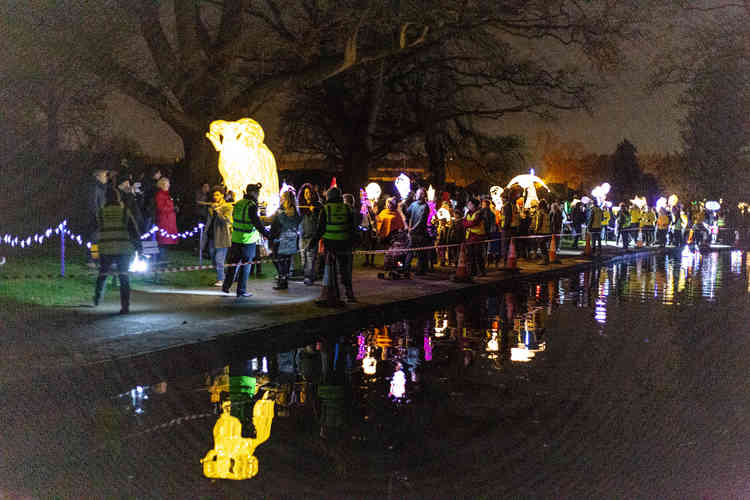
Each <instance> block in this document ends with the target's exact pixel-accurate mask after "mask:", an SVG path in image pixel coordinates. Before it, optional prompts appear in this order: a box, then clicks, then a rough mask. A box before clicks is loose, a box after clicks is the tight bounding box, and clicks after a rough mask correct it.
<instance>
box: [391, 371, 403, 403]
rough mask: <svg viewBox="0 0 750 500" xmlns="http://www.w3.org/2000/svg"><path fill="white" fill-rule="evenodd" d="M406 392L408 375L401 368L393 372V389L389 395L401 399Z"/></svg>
mask: <svg viewBox="0 0 750 500" xmlns="http://www.w3.org/2000/svg"><path fill="white" fill-rule="evenodd" d="M404 394H406V375H405V374H404V371H403V370H400V369H399V370H397V371H396V372H395V373H394V374H393V378H392V379H391V390H390V392H389V394H388V395H389V396H393V397H394V398H396V399H400V398H402V397H404Z"/></svg>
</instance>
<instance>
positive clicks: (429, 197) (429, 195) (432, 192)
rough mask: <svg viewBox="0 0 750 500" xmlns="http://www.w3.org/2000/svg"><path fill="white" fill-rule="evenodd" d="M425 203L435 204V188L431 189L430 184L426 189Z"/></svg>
mask: <svg viewBox="0 0 750 500" xmlns="http://www.w3.org/2000/svg"><path fill="white" fill-rule="evenodd" d="M427 201H431V202H433V203H434V202H435V188H434V187H432V184H430V187H428V188H427Z"/></svg>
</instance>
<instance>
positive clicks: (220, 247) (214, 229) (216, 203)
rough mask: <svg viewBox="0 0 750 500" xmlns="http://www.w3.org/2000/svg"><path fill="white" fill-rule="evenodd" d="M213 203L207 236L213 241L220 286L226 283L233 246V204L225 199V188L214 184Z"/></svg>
mask: <svg viewBox="0 0 750 500" xmlns="http://www.w3.org/2000/svg"><path fill="white" fill-rule="evenodd" d="M211 199H212V200H213V203H212V204H211V205H209V207H208V221H207V222H206V231H205V232H206V234H208V235H209V237H208V238H207V239H208V240H210V241H211V242H212V248H211V259H212V260H213V264H214V267H215V268H216V283H214V286H216V287H219V286H222V285H223V284H224V278H225V277H226V275H225V273H224V262H225V261H226V259H227V252H228V251H229V247H231V246H232V204H231V203H227V202H226V200H225V199H224V190H223V189H222V188H221V187H220V186H214V188H213V189H212V190H211Z"/></svg>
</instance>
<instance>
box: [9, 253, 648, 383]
mask: <svg viewBox="0 0 750 500" xmlns="http://www.w3.org/2000/svg"><path fill="white" fill-rule="evenodd" d="M646 251H649V250H646ZM651 251H653V250H651ZM605 252H606V253H605V259H607V258H612V257H616V256H618V255H622V252H621V251H619V252H618V251H617V250H616V249H614V248H608V249H606V251H605ZM561 257H562V258H563V263H561V264H552V265H549V266H544V265H541V264H540V263H537V262H534V261H525V260H521V261H520V262H519V267H520V268H521V272H519V273H510V272H507V271H502V270H496V269H494V268H490V272H489V273H488V276H487V277H483V278H477V279H475V281H474V283H473V284H463V283H454V282H453V281H451V280H450V275H451V274H452V272H453V269H438V270H437V271H436V272H434V273H430V274H429V275H428V276H425V277H415V278H413V279H411V280H398V281H390V280H381V279H378V278H377V272H378V271H376V270H373V269H368V268H363V269H357V270H355V273H354V283H355V285H354V288H355V293H356V295H357V298H358V300H359V302H358V303H356V304H350V305H347V306H346V307H345V308H322V307H319V306H316V305H315V304H314V300H315V298H317V296H318V295H319V293H320V287H319V286H317V285H314V286H309V287H308V286H305V285H304V284H303V283H300V282H290V283H289V289H288V290H285V291H275V290H273V289H272V283H271V281H270V280H267V279H266V280H258V281H256V280H253V279H251V280H250V281H249V283H248V288H249V290H250V291H251V292H252V293H253V296H252V297H249V298H241V299H238V298H236V297H235V296H234V295H225V294H224V293H222V292H221V290H220V289H218V288H211V287H201V288H196V289H176V288H167V287H165V288H153V287H152V288H149V289H148V291H144V290H134V291H133V294H132V298H131V314H130V315H127V316H121V315H119V314H118V311H119V296H118V294H117V292H116V291H110V292H109V293H108V294H107V295H106V297H105V299H104V301H103V303H102V304H101V305H100V306H99V307H97V308H94V307H92V306H91V305H89V304H85V305H83V304H82V305H81V306H80V307H72V308H71V307H64V308H63V307H61V308H47V309H38V308H36V309H33V310H29V311H27V312H26V313H24V311H16V314H14V315H13V316H12V317H11V318H10V319H3V317H2V316H1V315H0V321H2V322H3V323H2V324H1V325H0V327H2V328H1V329H2V330H3V337H2V343H3V345H4V346H5V349H3V350H2V352H0V382H2V381H5V380H13V379H17V377H18V376H19V373H21V372H23V373H24V374H28V375H29V376H39V375H42V374H45V373H51V372H54V371H55V370H60V369H68V368H74V367H80V366H90V365H92V364H98V363H103V362H108V361H112V360H115V359H123V358H129V357H133V356H138V355H143V354H147V353H154V352H159V351H161V352H163V351H165V350H169V349H175V348H178V347H181V346H190V345H192V346H195V345H198V344H201V343H205V342H216V341H217V340H222V339H227V338H230V337H237V336H238V335H254V336H255V337H256V338H257V335H258V334H260V333H272V332H282V331H283V332H293V331H295V330H305V331H311V330H313V329H318V330H327V329H329V328H330V325H332V324H333V322H334V321H336V322H339V321H341V320H344V319H348V320H349V322H350V323H351V322H352V321H354V322H356V321H357V320H359V321H362V318H365V317H366V314H367V313H372V312H373V311H377V310H380V309H382V308H384V307H386V308H387V307H388V306H391V307H398V306H404V305H405V304H410V303H413V302H414V301H419V300H422V301H429V300H431V299H433V298H436V297H439V296H440V295H443V296H445V295H446V294H451V293H456V292H460V291H461V290H464V289H467V288H470V287H476V286H477V285H486V284H491V283H496V282H503V281H506V280H512V279H518V278H519V277H523V276H530V275H534V274H538V273H541V272H549V271H551V272H559V271H562V270H565V269H570V268H574V267H576V266H582V265H584V266H585V265H588V264H589V263H590V262H591V261H590V260H589V259H585V258H583V257H582V256H581V255H580V252H571V251H567V252H562V255H561Z"/></svg>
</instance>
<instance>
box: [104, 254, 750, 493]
mask: <svg viewBox="0 0 750 500" xmlns="http://www.w3.org/2000/svg"><path fill="white" fill-rule="evenodd" d="M743 260H744V263H743ZM743 264H744V265H743ZM738 291H739V292H741V293H747V295H750V259H748V258H747V256H746V255H744V253H743V252H732V253H731V254H730V253H725V254H708V255H701V254H690V253H689V254H687V255H658V256H652V257H647V258H643V259H639V260H637V261H622V262H618V263H615V264H613V265H609V266H606V267H599V268H591V269H589V270H586V271H583V272H575V273H572V274H570V275H567V276H563V277H559V278H555V279H544V280H533V279H532V280H527V281H522V282H519V283H517V284H516V285H515V286H514V287H512V288H503V289H498V290H493V291H488V292H486V293H485V294H480V295H476V296H470V297H465V298H464V299H463V300H462V302H460V303H457V304H454V305H451V306H447V307H438V308H436V309H434V310H431V311H429V310H427V311H414V312H413V313H411V314H410V315H409V317H408V318H400V319H397V320H393V321H387V322H381V323H375V324H369V325H361V327H360V328H359V329H357V330H354V331H349V332H343V334H342V332H336V333H332V334H330V335H323V336H321V337H319V338H307V339H305V340H304V342H300V343H299V345H293V346H286V347H285V348H284V350H281V351H280V350H278V349H276V350H274V349H268V350H267V351H266V352H255V351H254V352H235V353H233V355H232V358H231V359H229V360H227V361H226V365H225V366H219V367H217V368H216V369H215V370H213V371H211V372H209V373H201V374H196V376H195V377H194V378H191V379H190V381H189V382H185V381H181V380H180V381H172V380H170V381H169V384H170V385H169V387H170V392H169V393H167V391H166V388H167V383H166V382H162V383H160V384H153V385H141V386H132V387H130V388H128V389H127V390H125V391H123V392H122V393H120V394H118V395H117V396H116V398H115V399H116V406H117V407H118V408H119V409H120V410H121V411H122V413H123V414H126V415H127V418H128V419H129V420H131V421H137V422H139V423H140V422H142V421H144V420H147V419H149V418H151V420H149V421H148V422H147V424H148V425H153V426H154V428H158V427H159V426H160V425H161V423H162V422H165V421H167V422H168V421H177V420H179V417H181V416H183V415H203V414H205V413H211V414H212V415H213V416H212V417H211V418H206V419H203V420H200V421H198V422H196V424H195V425H196V429H197V430H196V429H193V430H192V432H193V434H190V437H191V438H195V436H196V435H199V436H200V438H198V439H196V441H197V442H198V444H197V445H196V446H195V448H196V450H193V452H191V454H190V455H191V456H192V457H193V458H194V460H193V461H192V462H191V464H190V467H192V469H190V471H191V472H190V474H196V475H201V474H200V473H199V472H198V470H199V469H198V466H197V458H195V457H200V456H204V454H206V450H212V452H211V453H209V455H205V456H206V457H207V459H206V461H204V466H205V467H206V468H207V469H205V470H204V472H205V471H206V470H207V471H208V474H210V475H212V476H211V477H250V476H251V475H253V474H254V472H257V470H258V468H257V465H258V464H257V462H255V461H254V460H253V459H252V458H249V457H250V456H252V451H251V452H250V455H249V456H248V455H247V454H246V453H245V451H247V450H250V448H252V446H251V445H253V444H254V443H256V442H254V441H250V440H252V439H257V438H258V436H259V434H258V433H259V429H258V422H255V421H254V412H253V409H254V408H256V405H257V404H258V402H259V401H264V400H268V401H272V402H273V415H272V418H273V419H274V420H275V421H274V422H273V428H274V431H273V435H271V434H270V433H269V434H268V436H267V439H268V440H267V441H266V442H265V444H263V446H262V447H261V448H259V449H258V450H257V452H258V453H259V455H258V457H259V460H261V461H263V467H262V471H266V470H269V468H270V469H273V467H274V464H273V462H272V463H270V464H269V462H268V460H267V459H266V458H261V457H262V456H263V454H269V455H271V456H273V454H274V453H276V454H277V461H278V462H279V463H282V464H283V463H285V462H284V459H278V456H282V457H286V456H291V453H292V452H290V449H291V450H293V453H297V452H299V453H300V454H308V455H310V456H314V457H320V460H319V462H320V464H316V466H318V467H319V468H320V469H321V471H322V472H325V470H324V469H325V467H334V468H336V470H337V471H340V470H347V469H348V468H351V467H354V465H353V464H357V466H361V467H363V468H368V467H375V468H380V469H378V470H379V471H380V470H390V469H389V468H391V467H393V468H396V467H397V466H396V465H392V464H391V463H390V459H392V458H393V457H399V460H400V462H399V463H400V464H401V465H399V467H400V466H403V463H409V464H412V465H413V464H417V465H419V464H423V463H426V462H429V461H431V460H432V461H434V460H443V457H444V456H446V455H445V453H446V449H447V447H449V446H453V447H454V448H455V446H460V443H461V439H463V438H464V437H465V436H477V435H481V432H482V429H483V427H491V425H493V424H492V423H493V422H498V421H500V419H498V415H501V414H502V410H503V408H507V407H512V406H513V404H514V400H515V398H521V395H520V393H521V392H522V391H523V387H522V386H524V384H525V383H526V382H525V381H526V380H528V375H529V374H531V373H535V370H537V371H541V369H543V368H544V367H545V363H549V362H550V360H552V359H554V358H553V356H555V354H557V355H558V357H559V355H560V350H561V349H562V348H561V346H563V345H565V342H563V341H564V340H565V339H566V338H568V339H569V338H572V337H575V336H586V335H593V336H595V337H596V342H601V343H605V344H607V345H612V344H611V342H612V339H613V337H614V336H615V335H621V336H622V335H623V330H624V329H623V328H622V326H623V323H627V324H628V325H633V324H637V325H638V326H639V328H641V329H642V330H643V331H645V332H647V333H649V332H648V330H649V329H650V328H651V329H653V328H655V326H654V325H653V324H651V322H650V318H651V317H652V315H656V314H659V315H669V314H670V311H671V314H672V317H675V318H676V317H679V315H681V314H682V313H683V309H681V308H683V307H685V306H691V305H694V304H697V303H700V302H703V303H706V302H715V301H720V300H722V297H725V296H726V294H735V295H736V294H737V292H738ZM745 291H746V292H745ZM672 317H670V320H671V318H672ZM571 318H572V319H571ZM618 327H620V328H618ZM626 330H627V335H630V334H631V333H632V329H626ZM597 334H598V335H597ZM589 340H590V339H588V338H587V339H586V340H585V341H584V342H581V343H579V344H575V345H577V346H578V348H579V349H581V348H583V349H585V348H587V347H588V346H589V345H591V344H590V342H589ZM568 345H570V344H569V343H568ZM669 345H672V344H669ZM581 346H586V347H581ZM580 354H581V353H566V355H567V356H568V357H569V358H576V356H578V355H580ZM584 354H588V353H584ZM519 381H522V382H519ZM111 394H114V392H113V393H111ZM186 394H190V395H194V396H195V398H194V399H193V397H192V396H186ZM107 398H108V399H109V398H110V396H109V395H108V396H107ZM571 404H572V403H571ZM266 406H268V405H266ZM222 415H224V417H222ZM266 415H267V416H269V415H270V414H268V412H266ZM230 417H231V418H230ZM221 418H223V420H222V422H223V423H224V424H226V425H222V426H219V427H220V428H221V429H224V430H225V431H226V432H224V434H222V435H225V436H227V441H226V443H225V444H219V443H218V442H216V443H213V448H212V438H215V435H214V434H213V430H214V428H215V426H216V423H217V421H218V420H219V419H221ZM233 419H236V421H235V420H233ZM478 422H479V423H481V425H479V424H478ZM184 423H185V420H180V421H179V424H175V425H183V424H184ZM198 425H200V428H199V429H198V428H197V426H198ZM263 425H265V424H263ZM268 425H269V427H268V429H269V431H270V420H269V421H268ZM132 427H134V426H131V427H128V428H127V429H128V430H133V429H132ZM222 432H223V431H222ZM260 432H261V437H263V436H265V434H264V433H265V427H263V428H262V429H260ZM148 436H150V437H149V439H156V438H155V437H153V436H155V434H154V433H151V434H149V435H148ZM165 439H166V438H165ZM451 439H452V441H451ZM441 440H444V441H445V442H446V445H445V446H446V448H441V447H440V446H441V445H440V444H439V443H438V442H439V441H441ZM144 441H146V438H144ZM132 442H134V440H133V441H132ZM227 443H228V444H227ZM257 443H259V441H258V442H257ZM149 444H150V443H145V444H143V445H142V446H143V447H146V449H149V448H148V445H149ZM159 445H162V446H164V445H165V443H164V442H159V441H156V443H155V444H154V445H153V449H152V452H156V451H159V449H160V448H159ZM255 445H256V446H257V444H255ZM222 447H224V448H226V449H230V448H231V450H232V451H231V453H230V452H227V454H228V455H227V456H229V455H231V456H232V457H234V458H232V459H230V460H224V461H221V460H223V459H221V453H220V452H221V449H222ZM243 447H244V448H243ZM136 449H138V448H136ZM240 449H242V450H245V451H242V452H241V453H243V454H241V453H240V451H239V450H240ZM279 450H282V451H279ZM213 452H215V454H214V453H213ZM285 453H286V455H285ZM238 454H239V455H238ZM186 455H187V454H186ZM238 457H239V458H238ZM373 457H377V459H375V458H373ZM384 457H385V458H384ZM403 457H406V458H403ZM138 458H140V459H142V457H140V456H139V457H137V458H136V459H138ZM230 458H231V457H230ZM253 458H254V457H253ZM386 458H387V459H386ZM232 460H234V462H232ZM103 462H106V461H103ZM206 464H208V465H206ZM235 464H236V468H235ZM276 466H278V463H277V464H276ZM310 467H312V466H310ZM368 470H369V469H368ZM262 471H261V475H262V474H263V472H262ZM201 476H202V475H201ZM255 480H256V481H257V479H255ZM105 496H106V495H105Z"/></svg>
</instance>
